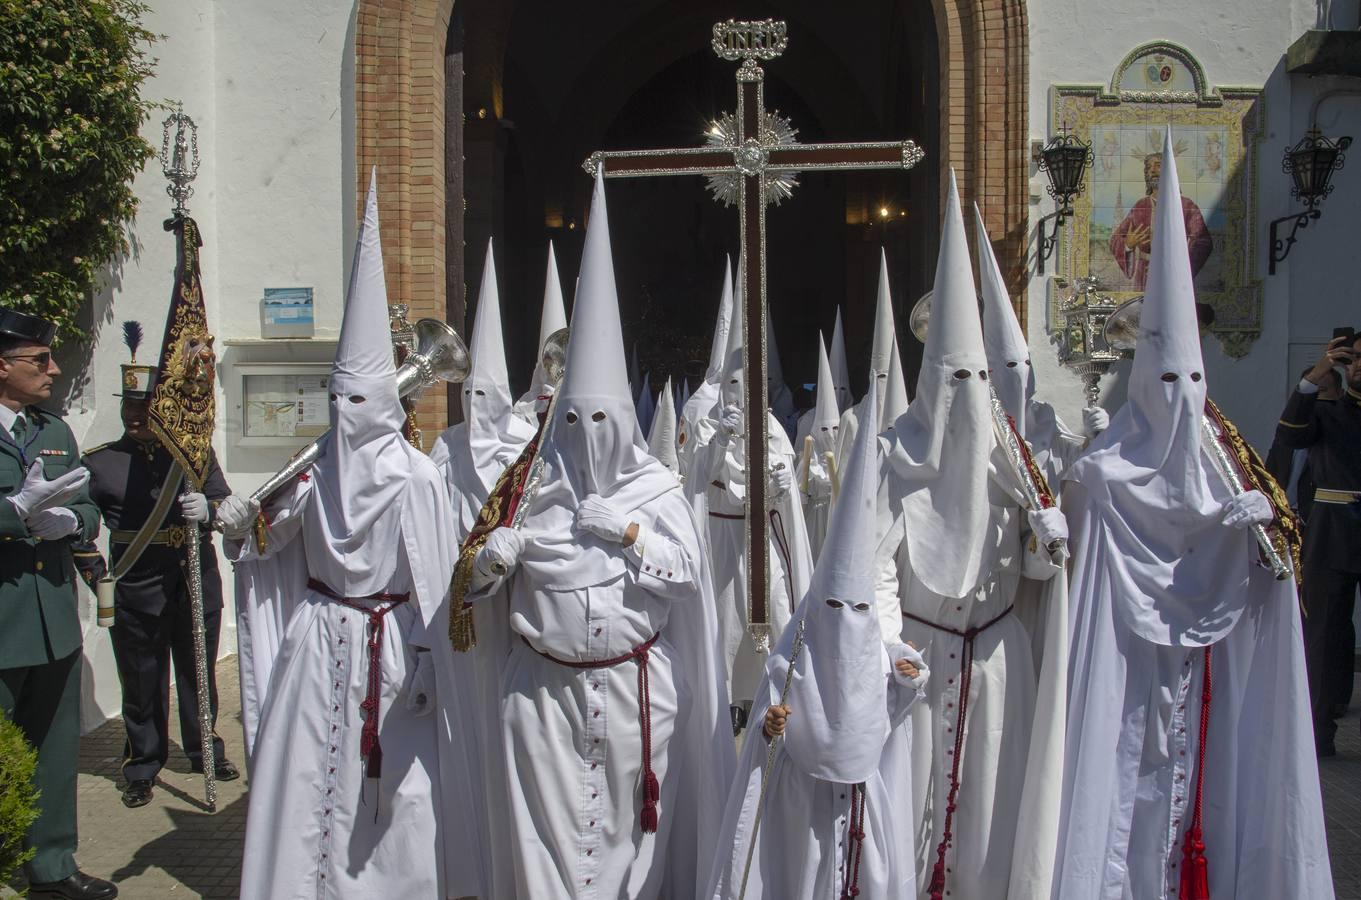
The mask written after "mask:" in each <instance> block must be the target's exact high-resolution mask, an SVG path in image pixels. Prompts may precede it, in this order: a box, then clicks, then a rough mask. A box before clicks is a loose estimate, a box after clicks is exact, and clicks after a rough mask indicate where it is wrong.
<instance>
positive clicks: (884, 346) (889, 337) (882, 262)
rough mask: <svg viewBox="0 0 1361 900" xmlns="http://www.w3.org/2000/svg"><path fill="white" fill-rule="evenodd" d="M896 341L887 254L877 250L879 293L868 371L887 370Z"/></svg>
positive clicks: (875, 306)
mask: <svg viewBox="0 0 1361 900" xmlns="http://www.w3.org/2000/svg"><path fill="white" fill-rule="evenodd" d="M896 343H897V331H896V328H895V325H894V321H893V296H892V295H891V294H890V293H889V287H888V254H887V253H885V252H884V250H883V249H882V248H880V250H879V293H878V296H877V297H876V300H875V305H874V343H873V345H872V346H871V349H870V371H871V372H887V371H888V367H889V363H890V361H891V359H892V356H893V345H894V344H896Z"/></svg>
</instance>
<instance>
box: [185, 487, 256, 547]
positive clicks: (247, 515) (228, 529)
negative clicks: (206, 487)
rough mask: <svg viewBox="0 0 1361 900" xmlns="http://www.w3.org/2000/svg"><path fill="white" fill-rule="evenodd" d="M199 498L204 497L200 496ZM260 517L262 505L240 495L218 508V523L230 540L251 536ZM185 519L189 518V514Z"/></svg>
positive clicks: (223, 502) (234, 496)
mask: <svg viewBox="0 0 1361 900" xmlns="http://www.w3.org/2000/svg"><path fill="white" fill-rule="evenodd" d="M199 496H203V495H202V494H200V495H199ZM181 502H183V501H181ZM258 515H260V504H258V503H256V502H255V501H254V500H252V499H250V498H249V497H242V496H241V495H240V494H232V495H231V496H230V497H228V498H227V499H226V500H223V501H222V502H221V503H220V504H218V507H217V523H218V524H219V525H221V526H222V533H223V534H225V535H226V536H227V537H229V538H239V537H243V536H245V535H247V534H249V533H250V530H251V527H252V526H254V525H255V517H256V516H258ZM185 518H186V519H187V518H189V516H188V514H187V513H186V514H185Z"/></svg>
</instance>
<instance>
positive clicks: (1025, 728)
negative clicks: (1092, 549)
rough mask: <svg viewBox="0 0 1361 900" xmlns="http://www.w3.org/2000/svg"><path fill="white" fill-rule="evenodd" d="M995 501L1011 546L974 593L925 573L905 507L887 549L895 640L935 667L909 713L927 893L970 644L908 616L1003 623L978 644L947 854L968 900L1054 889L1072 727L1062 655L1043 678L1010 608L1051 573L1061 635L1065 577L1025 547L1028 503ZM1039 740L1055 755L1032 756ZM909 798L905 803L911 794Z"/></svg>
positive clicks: (884, 560) (887, 611) (890, 629)
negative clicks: (937, 587) (1022, 515)
mask: <svg viewBox="0 0 1361 900" xmlns="http://www.w3.org/2000/svg"><path fill="white" fill-rule="evenodd" d="M993 493H994V495H995V499H996V501H997V502H1000V503H1006V502H1007V500H1006V499H1003V498H1004V497H1005V494H1003V492H1002V491H1001V489H1000V488H998V487H997V486H996V484H995V483H994V486H993ZM993 508H994V515H993V523H994V524H993V526H992V527H994V528H997V529H999V530H1000V531H1001V534H1000V535H997V536H996V537H995V538H994V540H997V541H1001V542H1002V548H1003V549H1002V553H1001V556H1000V559H999V565H998V566H997V567H996V569H994V571H993V572H992V573H991V576H990V577H987V578H985V580H984V581H983V583H982V584H981V585H980V586H979V587H978V588H977V589H975V590H974V591H972V592H971V593H970V594H968V595H967V596H964V597H957V598H956V597H944V596H941V595H939V594H936V593H934V592H933V591H931V590H930V589H929V588H927V587H926V586H925V585H923V584H921V583H920V582H919V581H918V580H917V579H916V577H915V576H914V574H913V570H912V561H911V560H910V559H909V558H908V556H909V554H908V545H907V542H906V541H905V539H904V537H905V531H904V528H905V527H911V523H906V525H905V523H904V520H903V516H902V512H901V509H900V508H899V509H898V511H897V515H896V517H895V518H894V520H893V522H892V525H891V526H890V527H889V528H888V529H887V531H886V533H885V534H884V536H883V538H882V539H881V542H880V547H879V557H878V558H879V562H878V564H877V568H878V586H877V588H876V602H877V606H878V609H879V614H880V624H881V628H882V629H883V631H884V636H885V639H886V640H889V641H896V640H902V641H911V642H912V643H913V644H914V645H915V646H916V647H917V648H918V649H919V650H920V651H921V653H922V656H923V657H924V658H925V659H926V661H927V663H928V664H929V665H930V666H931V670H932V676H931V679H930V681H929V682H928V683H927V687H926V695H925V697H924V698H923V701H922V702H920V703H918V704H916V705H915V706H914V707H913V708H912V711H911V713H910V716H909V719H910V721H911V723H912V734H913V738H914V740H913V741H912V744H911V747H912V752H911V806H910V809H911V815H912V819H913V822H914V824H915V828H916V847H915V859H916V873H917V891H918V894H919V895H920V896H922V897H925V896H926V895H927V887H928V885H929V883H930V880H931V876H932V871H933V868H934V867H935V865H936V862H937V858H938V857H937V846H938V845H939V843H940V841H941V839H942V837H943V829H944V823H945V812H946V809H945V807H946V804H947V798H948V794H949V789H950V771H951V767H952V763H953V761H954V752H955V743H956V728H957V727H958V719H959V716H958V713H959V703H960V687H961V663H962V661H963V654H964V644H965V641H964V639H963V638H962V637H961V636H959V635H957V634H954V633H951V632H950V631H945V630H942V629H940V628H936V627H932V626H930V625H927V624H923V623H921V622H918V621H914V620H912V619H909V618H907V617H906V614H907V613H911V614H912V615H915V616H918V617H920V618H922V619H926V620H928V621H930V622H933V623H936V624H937V625H941V626H945V627H948V628H950V629H953V630H954V631H959V632H962V631H966V630H969V629H973V628H978V627H980V626H983V625H986V624H987V623H988V622H990V621H993V620H994V619H996V621H995V622H993V624H991V625H989V626H988V627H987V628H985V629H984V630H983V631H981V632H980V633H978V635H977V636H976V637H975V639H974V643H973V662H972V666H971V669H970V673H971V674H970V685H969V695H968V707H967V716H966V720H965V724H964V740H963V744H962V751H963V755H962V757H961V761H960V766H959V784H960V788H959V791H958V794H957V796H956V799H955V802H956V810H955V813H954V816H953V819H952V826H951V831H952V835H953V840H952V843H951V846H950V848H949V850H948V851H947V853H946V855H945V865H946V867H947V870H948V871H947V874H946V889H947V890H950V891H951V892H952V896H955V897H967V898H974V897H978V898H992V897H998V898H1002V897H1008V896H1010V897H1012V898H1017V897H1042V896H1045V895H1046V894H1047V891H1045V890H1043V885H1044V884H1047V878H1048V874H1049V869H1050V864H1049V863H1050V859H1051V858H1052V855H1051V854H1050V853H1049V852H1048V851H1047V850H1046V849H1045V848H1046V847H1052V844H1053V840H1052V833H1053V830H1054V828H1055V827H1056V826H1055V824H1054V818H1055V816H1056V815H1057V808H1056V804H1055V803H1053V802H1052V801H1050V800H1049V799H1048V797H1049V796H1051V795H1053V794H1054V793H1056V792H1057V790H1058V784H1059V779H1060V778H1061V775H1062V768H1061V764H1060V763H1059V761H1058V758H1057V753H1056V751H1057V744H1058V742H1059V738H1060V736H1061V735H1062V732H1063V719H1062V706H1063V700H1062V697H1063V693H1062V692H1063V679H1062V674H1061V673H1062V660H1058V661H1056V664H1055V665H1054V666H1053V667H1051V669H1050V670H1049V671H1048V672H1047V673H1044V675H1043V676H1041V677H1038V678H1037V674H1036V673H1037V667H1036V666H1035V663H1034V661H1033V660H1032V658H1031V646H1030V645H1031V642H1030V635H1029V633H1028V632H1027V631H1026V629H1025V627H1024V626H1023V625H1022V624H1021V621H1020V620H1019V619H1018V618H1017V617H1016V615H1015V612H1014V611H1007V609H1008V607H1009V606H1010V605H1011V604H1012V602H1013V600H1014V597H1015V594H1016V589H1017V586H1018V584H1019V582H1020V580H1021V576H1022V574H1023V572H1024V573H1025V574H1027V575H1029V576H1031V577H1034V578H1037V579H1045V584H1047V585H1048V586H1049V594H1050V595H1051V599H1050V602H1048V603H1047V604H1046V606H1047V608H1049V609H1050V610H1051V613H1052V615H1053V618H1052V619H1050V620H1046V627H1048V628H1049V629H1050V630H1051V633H1052V632H1055V631H1057V632H1059V633H1061V625H1062V622H1063V615H1064V612H1065V608H1064V607H1063V605H1062V602H1061V601H1062V596H1063V588H1064V587H1065V586H1066V585H1065V584H1064V582H1063V579H1062V577H1061V575H1060V574H1059V572H1060V569H1059V567H1057V566H1055V565H1053V563H1052V562H1051V561H1050V560H1049V558H1048V554H1047V553H1045V552H1044V551H1040V552H1038V553H1035V552H1032V551H1028V550H1027V549H1025V547H1023V545H1026V546H1028V544H1029V536H1028V535H1024V536H1023V535H1020V534H1018V532H1017V526H1016V525H1015V524H1008V523H1009V522H1011V521H1012V517H1015V516H1018V515H1019V511H1018V510H1016V509H1015V508H1014V507H1012V508H1011V509H1010V510H1006V511H1004V510H1003V509H1002V508H1000V507H998V506H994V507H993ZM1023 538H1024V539H1023ZM1046 576H1047V579H1046ZM1055 576H1058V577H1055ZM999 617H1000V618H999ZM1056 643H1058V644H1060V645H1061V643H1062V642H1061V641H1057V640H1056ZM1037 684H1038V685H1042V686H1043V687H1044V689H1045V694H1044V696H1043V698H1042V702H1037ZM1056 716H1057V719H1055V717H1056ZM1032 729H1034V731H1032ZM1032 741H1035V742H1037V743H1039V745H1040V746H1042V747H1044V748H1046V749H1047V750H1049V751H1050V756H1049V757H1048V758H1046V757H1044V756H1043V755H1040V754H1036V755H1034V756H1032V751H1031V747H1032ZM898 800H899V803H900V805H901V804H904V801H905V798H904V797H903V796H900V797H899V798H898ZM1036 879H1038V880H1039V881H1040V882H1041V884H1040V886H1036V884H1035V881H1036ZM1009 892H1010V893H1009Z"/></svg>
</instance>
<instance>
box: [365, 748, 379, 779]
mask: <svg viewBox="0 0 1361 900" xmlns="http://www.w3.org/2000/svg"><path fill="white" fill-rule="evenodd" d="M364 775H365V777H367V778H381V777H382V775H383V748H382V747H381V746H380V745H379V743H378V741H377V740H374V742H373V748H372V749H370V750H369V752H368V753H366V754H365V755H364Z"/></svg>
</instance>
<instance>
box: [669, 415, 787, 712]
mask: <svg viewBox="0 0 1361 900" xmlns="http://www.w3.org/2000/svg"><path fill="white" fill-rule="evenodd" d="M767 427H768V429H769V431H768V450H767V453H768V459H769V461H770V463H771V464H772V465H773V464H774V463H775V462H776V461H778V460H780V459H783V460H784V462H785V465H787V466H793V465H794V464H795V459H796V458H795V457H794V448H793V447H792V446H791V445H790V443H789V437H788V436H787V435H786V434H785V432H784V429H783V428H781V427H780V424H779V421H778V420H776V418H775V417H774V416H773V415H770V416H769V424H768V426H767ZM724 452H725V445H724V444H723V443H722V442H720V441H718V440H712V439H711V440H710V441H709V442H708V443H707V444H705V445H704V447H702V448H701V449H700V451H699V453H698V454H697V455H696V457H695V459H694V461H693V463H692V466H691V473H690V474H689V475H688V476H687V477H686V480H685V492H686V495H687V496H688V498H689V501H690V505H691V507H692V508H693V509H694V511H695V518H696V520H697V521H698V522H699V523H700V528H701V530H700V534H701V535H704V536H705V542H706V545H707V549H708V551H709V555H708V563H709V565H710V566H711V567H712V568H713V579H714V580H713V582H712V583H713V585H714V591H715V596H716V597H717V599H718V603H719V607H718V623H719V626H718V627H719V633H720V635H721V637H722V643H723V646H724V648H725V652H726V655H727V660H726V665H725V669H726V672H727V679H728V684H729V687H730V689H731V694H732V702H733V703H741V702H742V701H745V700H750V699H752V696H753V695H752V693H751V692H754V691H755V689H756V686H757V684H758V682H759V680H760V677H761V676H760V673H761V664H762V661H761V660H760V659H759V658H758V654H757V653H756V650H755V647H754V645H753V644H752V639H751V635H750V633H749V631H748V628H747V601H746V561H745V558H744V554H745V552H746V551H745V543H744V538H743V530H742V529H743V527H744V526H743V523H742V522H741V521H740V520H736V519H718V518H713V517H711V516H710V515H709V511H710V510H709V497H708V492H709V482H710V473H711V472H712V471H713V467H714V464H715V462H716V458H717V457H718V456H720V455H722V454H723V453H724ZM769 496H770V494H769V493H767V497H769ZM771 509H772V510H774V511H776V512H778V514H779V516H778V518H779V520H780V522H781V523H782V524H783V526H784V536H785V539H786V542H787V549H788V561H789V567H788V572H787V573H786V579H785V584H786V589H787V590H788V594H787V595H785V596H781V595H780V593H779V590H780V589H779V586H778V584H777V582H778V581H779V579H778V578H774V579H771V584H772V592H771V597H770V602H769V605H768V612H769V619H770V634H771V639H772V641H773V640H774V638H775V636H777V635H779V634H780V633H781V632H782V631H783V630H784V628H785V626H786V625H787V624H788V623H789V620H790V618H791V616H792V615H793V612H794V608H795V606H796V605H797V604H798V602H799V600H798V599H797V598H800V597H802V596H803V595H804V594H805V593H806V592H807V591H808V586H809V584H810V583H811V582H812V578H813V554H812V551H811V550H810V549H809V545H808V528H807V524H806V523H805V522H804V518H803V506H802V504H801V503H800V502H799V492H798V488H797V485H795V486H792V487H791V488H790V489H789V491H788V493H786V494H785V495H784V496H782V497H778V498H775V499H774V500H773V502H772V503H771ZM768 532H771V539H770V548H771V553H772V557H771V558H772V561H774V560H780V561H781V563H782V564H783V561H784V559H785V552H784V550H785V546H786V545H783V544H781V543H780V542H779V541H777V540H776V537H775V535H774V533H773V532H772V531H771V530H770V529H768ZM734 561H736V562H737V563H738V564H739V565H740V566H741V570H740V571H738V572H736V573H734V572H731V571H720V568H727V567H730V566H731V565H732V563H733V562H734ZM782 567H783V566H782Z"/></svg>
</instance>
